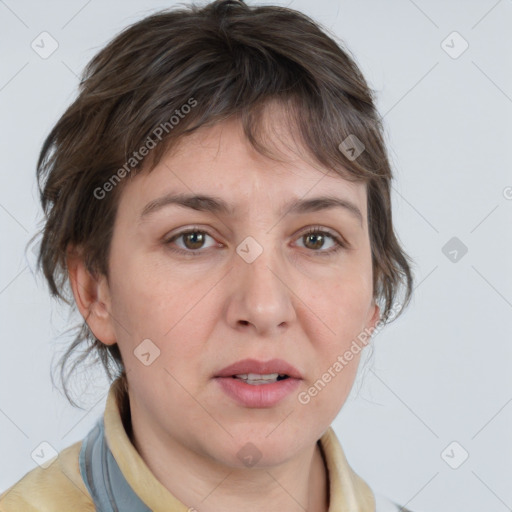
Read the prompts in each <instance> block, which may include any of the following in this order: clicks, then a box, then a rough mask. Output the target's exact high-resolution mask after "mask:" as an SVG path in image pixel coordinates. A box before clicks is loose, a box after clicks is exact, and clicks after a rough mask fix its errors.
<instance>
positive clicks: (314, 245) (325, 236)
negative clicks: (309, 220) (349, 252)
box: [164, 226, 347, 256]
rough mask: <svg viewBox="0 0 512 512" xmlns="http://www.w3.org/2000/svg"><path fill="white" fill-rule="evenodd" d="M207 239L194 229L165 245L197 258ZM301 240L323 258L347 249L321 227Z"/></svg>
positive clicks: (169, 240) (303, 235)
mask: <svg viewBox="0 0 512 512" xmlns="http://www.w3.org/2000/svg"><path fill="white" fill-rule="evenodd" d="M207 238H211V239H212V240H213V237H212V236H210V235H209V234H208V233H207V232H206V231H202V230H200V229H199V228H196V227H193V228H190V229H187V230H185V231H181V232H180V233H177V234H175V235H174V236H172V237H171V238H169V239H167V240H165V241H164V243H165V245H167V246H169V249H170V250H171V251H173V252H176V253H179V254H184V255H191V256H197V255H199V254H201V253H202V252H206V251H203V250H201V249H204V248H205V245H204V244H205V241H206V239H207ZM329 239H330V240H331V248H330V249H328V250H325V249H323V250H320V249H322V248H324V246H325V243H326V240H329ZM299 240H305V243H306V244H307V245H305V246H304V247H305V248H306V249H310V250H311V251H313V252H315V253H318V255H322V256H328V255H332V254H334V253H337V252H338V251H340V250H341V249H343V248H347V245H346V244H345V243H344V242H343V241H342V240H341V239H340V238H339V237H338V236H336V235H335V234H334V233H331V232H330V231H328V230H326V229H325V228H322V227H321V226H313V227H310V228H308V230H307V231H305V232H303V233H302V234H301V235H300V237H299ZM178 241H181V242H182V244H183V245H181V246H180V245H179V244H177V242H178ZM173 243H175V244H177V245H178V248H176V247H172V244H173ZM213 246H215V244H213ZM210 247H212V246H210ZM206 248H208V247H206Z"/></svg>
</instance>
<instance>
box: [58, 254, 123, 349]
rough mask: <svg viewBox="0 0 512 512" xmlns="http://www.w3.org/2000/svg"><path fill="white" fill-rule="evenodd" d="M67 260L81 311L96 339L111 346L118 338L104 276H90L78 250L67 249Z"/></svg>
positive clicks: (108, 290) (77, 303)
mask: <svg viewBox="0 0 512 512" xmlns="http://www.w3.org/2000/svg"><path fill="white" fill-rule="evenodd" d="M66 261H67V269H68V277H69V282H70V285H71V289H72V291H73V296H74V298H75V302H76V305H77V307H78V310H79V311H80V314H81V315H82V316H83V317H84V320H85V321H86V322H87V325H88V326H89V328H90V329H91V331H92V332H93V334H94V336H95V337H96V338H97V339H98V340H100V341H102V342H103V343H105V344H106V345H113V344H114V343H116V342H117V339H116V336H115V331H114V325H113V320H112V316H111V314H110V306H111V304H110V289H109V286H108V282H107V278H106V276H104V275H100V276H95V275H93V274H92V273H91V272H90V271H89V270H88V269H87V267H86V265H85V263H84V260H83V258H82V257H81V254H80V252H79V251H78V250H75V249H73V250H69V251H68V256H67V260H66Z"/></svg>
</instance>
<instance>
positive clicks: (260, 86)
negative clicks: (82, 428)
mask: <svg viewBox="0 0 512 512" xmlns="http://www.w3.org/2000/svg"><path fill="white" fill-rule="evenodd" d="M391 177H392V174H391V169H390V165H389V162H388V159H387V156H386V149H385V146H384V143H383V138H382V129H381V125H380V122H379V115H378V113H377V112H376V109H375V106H374V102H373V98H372V93H371V91H370V90H369V88H368V86H367V84H366V82H365V80H364V77H363V76H362V74H361V72H360V70H359V69H358V68H357V66H356V64H355V63H354V62H353V60H352V59H351V58H350V57H349V56H348V54H347V53H346V52H345V51H343V50H342V49H341V48H340V46H339V45H338V44H337V43H335V42H334V41H333V40H332V39H331V38H330V37H329V36H327V35H326V34H325V33H324V32H323V31H322V30H321V29H320V28H319V27H318V26H317V25H316V24H315V23H314V22H313V21H311V20H310V19H309V18H307V17H306V16H305V15H303V14H301V13H299V12H297V11H293V10H291V9H287V8H282V7H272V6H266V7H248V6H247V5H245V4H244V3H243V2H236V1H229V0H218V1H216V2H213V3H211V4H209V5H207V6H205V7H202V8H199V7H190V8H188V9H179V10H171V11H167V12H163V13H159V14H156V15H152V16H150V17H148V18H146V19H144V20H142V21H140V22H138V23H136V24H134V25H133V26H131V27H128V28H127V29H126V30H125V31H123V32H122V33H121V34H120V35H119V36H117V37H116V38H115V39H114V40H113V41H112V42H111V43H110V44H109V45H107V46H106V47H105V48H104V49H103V50H102V51H101V52H100V53H99V54H98V55H97V56H95V58H94V59H93V60H92V61H91V62H90V63H89V65H88V66H87V68H86V71H85V74H84V78H83V80H82V82H81V85H80V94H79V96H78V98H77V99H76V100H75V102H74V103H73V104H72V105H71V106H70V107H69V108H68V110H67V111H66V112H65V113H64V115H63V116H62V117H61V119H60V120H59V122H58V123H57V124H56V126H55V127H54V129H53V130H52V132H51V133H50V135H49V136H48V138H47V140H46V141H45V143H44V146H43V148H42V151H41V155H40V160H39V164H38V178H39V180H40V187H41V199H42V206H43V208H44V210H45V213H46V224H45V226H44V229H43V239H42V245H41V253H40V259H39V263H40V266H41V268H42V269H43V271H44V274H45V276H46V278H47V280H48V283H49V286H50V290H51V292H52V293H53V294H54V295H56V296H59V297H62V298H65V297H64V289H65V286H66V284H67V283H68V282H69V284H70V286H71V289H72V292H73V298H74V303H75V304H76V307H77V308H78V310H79V311H80V313H81V314H82V316H83V317H84V324H83V328H82V330H81V331H80V332H79V333H78V334H77V337H76V340H75V342H74V344H73V345H72V346H71V347H70V349H69V350H68V353H67V354H66V356H65V358H64V361H63V368H64V366H65V363H66V362H67V361H68V358H69V356H70V354H72V352H73V351H74V350H75V349H76V348H77V347H79V346H81V345H83V344H84V343H88V342H89V343H90V347H89V352H95V353H97V355H98V357H99V359H100V360H101V361H102V362H103V364H104V366H105V369H106V371H107V373H108V374H109V376H111V377H112V378H113V379H114V382H113V383H112V386H111V388H110V392H109V396H108V399H107V405H106V409H105V414H104V416H103V418H101V419H100V420H99V421H98V423H97V425H96V426H95V428H94V429H92V430H91V432H90V433H89V434H88V436H87V437H86V438H85V439H84V440H83V441H81V442H79V443H76V444H74V445H72V446H70V447H68V448H66V449H65V450H63V451H62V452H61V453H60V454H59V456H58V457H57V458H55V459H52V461H51V462H49V463H48V464H47V465H46V467H45V468H42V467H41V468H37V469H35V470H32V471H31V472H29V473H28V474H27V475H25V476H24V477H23V478H22V479H21V480H20V481H19V482H17V483H15V484H14V485H13V486H12V487H11V488H10V489H8V490H7V491H6V492H5V493H4V494H3V495H2V497H1V498H0V506H1V510H5V511H11V510H20V509H27V508H29V507H31V508H30V510H53V511H57V510H66V511H67V510H95V509H96V510H102V511H103V510H112V511H115V510H130V511H132V510H134V511H135V510H136V511H139V510H140V511H142V510H143V511H147V510H155V511H157V510H161V511H163V510H165V511H170V510H172V511H186V510H189V511H192V510H197V511H200V512H209V511H217V510H222V511H229V510H235V509H236V510H245V511H257V510H258V511H259V510H270V511H272V510H281V511H282V510H286V511H296V510H297V511H300V510H308V511H313V512H326V511H331V512H332V511H345V510H346V511H360V512H370V511H372V512H373V511H374V510H377V511H378V512H385V511H387V510H398V509H399V507H398V506H397V505H395V504H393V503H392V502H391V501H389V500H387V499H386V498H384V497H382V496H376V495H375V494H374V493H373V491H372V490H371V489H370V487H369V486H368V485H367V484H366V482H365V481H364V480H363V479H362V478H361V477H360V476H359V475H357V474H356V473H355V472H354V471H353V470H352V469H351V468H350V466H349V464H348V462H347V460H346V458H345V456H344V453H343V450H342V447H341V444H340V443H339V441H338V439H337V437H336V435H335V433H334V431H333V430H332V428H331V426H330V425H331V423H332V421H333V420H334V419H335V417H336V416H337V414H338V413H339V411H340V409H341V407H342V406H343V404H344V402H345V400H346V398H347V396H348V394H349V392H350V389H351V386H352V384H353V382H354V379H355V376H356V373H357V368H358V364H359V360H360V355H361V352H362V350H363V349H364V348H365V346H366V345H367V344H368V343H369V341H370V338H371V335H372V334H373V333H374V332H375V330H377V329H379V328H381V327H382V326H383V325H384V324H385V323H386V322H389V321H390V320H392V319H393V318H394V317H396V316H397V315H398V314H399V313H400V311H401V310H403V308H404V307H405V305H406V304H407V303H408V301H409V298H410V294H411V289H412V276H411V271H410V267H409V262H408V257H407V255H406V254H405V253H404V252H403V250H402V248H401V247H400V245H399V243H398V241H397V239H396V237H395V234H394V231H393V225H392V216H391V201H390V180H391ZM400 287H403V288H404V290H405V293H404V297H403V298H402V300H401V302H397V301H396V297H397V293H398V290H399V288H400ZM400 510H405V509H403V508H402V509H400Z"/></svg>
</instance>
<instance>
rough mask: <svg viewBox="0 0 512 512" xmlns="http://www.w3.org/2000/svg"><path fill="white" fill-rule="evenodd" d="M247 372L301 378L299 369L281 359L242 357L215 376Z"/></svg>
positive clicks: (228, 375) (229, 375) (230, 375)
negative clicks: (262, 359)
mask: <svg viewBox="0 0 512 512" xmlns="http://www.w3.org/2000/svg"><path fill="white" fill-rule="evenodd" d="M247 373H256V374H258V375H267V374H269V373H279V374H280V375H288V377H292V378H295V379H302V375H301V374H300V372H299V370H297V368H295V367H294V366H292V365H291V364H289V363H287V362H286V361H283V360H282V359H271V360H270V361H257V360H256V359H243V360H241V361H237V362H236V363H233V364H230V365H229V366H226V367H225V368H223V369H222V370H221V371H220V372H218V373H217V375H215V377H232V376H233V375H243V374H247Z"/></svg>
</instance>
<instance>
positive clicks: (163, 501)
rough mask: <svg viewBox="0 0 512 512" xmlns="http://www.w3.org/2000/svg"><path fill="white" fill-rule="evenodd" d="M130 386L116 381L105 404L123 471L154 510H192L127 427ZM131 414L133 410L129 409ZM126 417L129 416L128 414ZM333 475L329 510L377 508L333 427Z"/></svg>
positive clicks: (328, 441)
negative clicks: (168, 485) (175, 493)
mask: <svg viewBox="0 0 512 512" xmlns="http://www.w3.org/2000/svg"><path fill="white" fill-rule="evenodd" d="M127 399H128V395H127V390H126V389H125V388H124V386H123V384H122V381H121V379H117V380H116V381H114V382H113V383H112V386H111V388H110V390H109V394H108V398H107V403H106V407H105V414H104V421H105V436H106V438H107V442H108V446H109V448H110V450H111V452H112V455H113V456H114V458H115V460H116V462H117V464H118V465H119V468H120V470H121V472H122V473H123V475H124V477H125V478H126V481H127V482H128V484H129V485H130V486H131V487H132V489H133V490H134V491H135V493H136V494H137V495H138V496H139V497H140V498H141V499H142V501H144V503H146V505H147V506H148V507H149V508H150V509H151V510H153V511H154V512H189V511H190V510H191V509H190V508H189V507H187V506H186V505H184V504H183V503H182V502H181V501H179V500H178V499H177V498H176V497H175V496H173V495H172V494H171V493H170V492H169V491H168V490H167V489H166V488H165V487H164V486H163V485H162V484H161V483H160V482H159V481H158V480H157V479H156V477H155V476H154V475H153V473H152V472H151V470H150V469H149V468H148V466H147V465H146V463H145V462H144V460H143V459H142V458H141V456H140V455H139V453H138V452H137V450H136V449H135V447H134V446H133V444H132V442H131V441H130V438H129V437H128V434H127V432H126V430H125V428H124V425H123V420H122V416H123V415H126V414H127V412H126V404H127V403H128V400H127ZM128 414H129V413H128ZM125 421H126V418H125ZM320 444H321V447H322V451H323V453H324V457H325V461H326V465H327V473H328V476H329V512H340V511H347V512H348V511H350V512H374V510H375V498H374V495H373V492H372V490H371V489H370V488H369V487H368V485H367V484H366V482H365V481H364V480H363V479H362V478H361V477H359V476H358V475H357V474H356V473H355V472H354V471H353V470H352V469H351V467H350V466H349V465H348V462H347V460H346V458H345V454H344V453H343V450H342V448H341V445H340V443H339V441H338V438H337V437H336V434H335V432H334V430H333V429H332V427H329V428H328V429H327V430H326V431H325V433H324V434H323V436H322V437H321V438H320Z"/></svg>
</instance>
